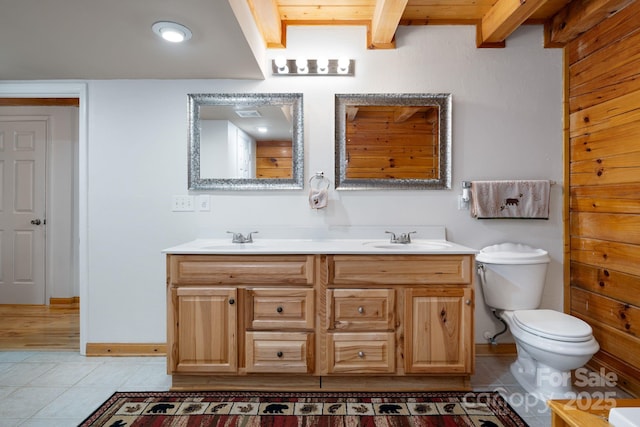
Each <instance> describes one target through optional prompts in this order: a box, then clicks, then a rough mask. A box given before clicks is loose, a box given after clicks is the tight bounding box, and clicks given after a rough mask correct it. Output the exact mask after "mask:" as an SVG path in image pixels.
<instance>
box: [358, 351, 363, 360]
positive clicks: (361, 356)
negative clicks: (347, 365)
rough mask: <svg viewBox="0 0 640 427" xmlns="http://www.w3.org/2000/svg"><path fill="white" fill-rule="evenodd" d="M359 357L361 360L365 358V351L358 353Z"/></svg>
mask: <svg viewBox="0 0 640 427" xmlns="http://www.w3.org/2000/svg"><path fill="white" fill-rule="evenodd" d="M358 357H359V358H360V359H362V358H364V351H359V352H358Z"/></svg>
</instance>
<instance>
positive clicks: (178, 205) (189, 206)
mask: <svg viewBox="0 0 640 427" xmlns="http://www.w3.org/2000/svg"><path fill="white" fill-rule="evenodd" d="M193 205H194V201H193V196H173V197H172V198H171V210H172V211H173V212H193V211H194V208H193Z"/></svg>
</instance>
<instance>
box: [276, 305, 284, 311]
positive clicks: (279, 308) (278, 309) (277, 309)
mask: <svg viewBox="0 0 640 427" xmlns="http://www.w3.org/2000/svg"><path fill="white" fill-rule="evenodd" d="M276 311H277V312H278V313H282V312H283V311H284V310H283V309H282V307H280V306H278V308H276Z"/></svg>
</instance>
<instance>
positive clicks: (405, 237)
mask: <svg viewBox="0 0 640 427" xmlns="http://www.w3.org/2000/svg"><path fill="white" fill-rule="evenodd" d="M385 233H388V234H391V241H390V243H402V244H407V243H411V235H412V234H415V231H410V232H408V233H402V234H400V235H399V236H397V237H396V234H395V233H393V232H391V231H385Z"/></svg>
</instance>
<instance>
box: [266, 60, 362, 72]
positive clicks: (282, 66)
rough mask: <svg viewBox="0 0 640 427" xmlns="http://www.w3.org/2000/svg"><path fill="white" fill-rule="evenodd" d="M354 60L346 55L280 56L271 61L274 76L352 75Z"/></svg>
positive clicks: (354, 65) (354, 66)
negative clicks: (288, 57) (330, 56)
mask: <svg viewBox="0 0 640 427" xmlns="http://www.w3.org/2000/svg"><path fill="white" fill-rule="evenodd" d="M355 68H356V61H355V60H354V59H349V58H347V57H341V58H339V59H328V58H326V57H325V58H322V57H321V58H318V59H307V58H304V57H299V58H297V59H286V58H284V57H282V56H279V57H277V58H276V59H274V60H272V61H271V72H272V74H273V75H274V76H353V75H355Z"/></svg>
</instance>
